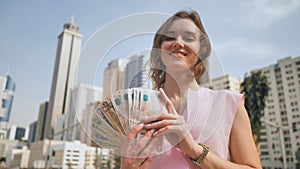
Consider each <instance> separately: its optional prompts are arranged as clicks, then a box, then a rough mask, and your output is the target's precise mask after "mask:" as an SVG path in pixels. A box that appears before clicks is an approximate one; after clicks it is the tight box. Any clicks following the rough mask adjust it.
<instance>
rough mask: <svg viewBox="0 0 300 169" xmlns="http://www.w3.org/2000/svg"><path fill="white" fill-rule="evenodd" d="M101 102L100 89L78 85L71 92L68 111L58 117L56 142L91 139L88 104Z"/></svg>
mask: <svg viewBox="0 0 300 169" xmlns="http://www.w3.org/2000/svg"><path fill="white" fill-rule="evenodd" d="M100 100H102V88H99V87H95V86H91V85H87V84H79V85H78V86H76V88H74V89H73V91H72V99H71V102H70V103H71V104H70V107H71V108H70V111H69V112H67V113H65V114H64V115H61V116H59V119H58V121H57V125H56V127H55V133H59V134H55V137H54V139H56V140H67V141H74V140H81V141H82V142H85V141H84V140H85V139H86V138H85V137H91V129H90V127H91V120H92V111H90V112H86V108H87V107H88V105H89V104H91V103H95V102H96V101H100Z"/></svg>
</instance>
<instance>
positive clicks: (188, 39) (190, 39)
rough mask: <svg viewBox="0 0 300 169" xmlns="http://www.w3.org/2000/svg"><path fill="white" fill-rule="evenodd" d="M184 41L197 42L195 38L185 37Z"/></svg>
mask: <svg viewBox="0 0 300 169" xmlns="http://www.w3.org/2000/svg"><path fill="white" fill-rule="evenodd" d="M184 40H185V41H186V42H192V41H195V38H193V37H185V38H184Z"/></svg>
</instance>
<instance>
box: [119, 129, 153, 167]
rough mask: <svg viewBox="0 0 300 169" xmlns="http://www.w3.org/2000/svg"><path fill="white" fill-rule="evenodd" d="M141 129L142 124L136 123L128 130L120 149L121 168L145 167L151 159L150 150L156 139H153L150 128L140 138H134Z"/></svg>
mask: <svg viewBox="0 0 300 169" xmlns="http://www.w3.org/2000/svg"><path fill="white" fill-rule="evenodd" d="M142 130H145V128H144V126H143V125H138V126H135V127H133V128H132V129H131V131H130V132H129V134H128V138H127V140H126V141H125V144H124V146H123V149H122V158H121V169H128V168H130V169H146V168H148V167H149V165H150V163H151V161H152V157H151V155H152V154H151V153H152V150H153V149H154V148H155V146H156V145H157V142H158V141H157V140H156V139H153V137H152V133H153V132H152V131H151V130H148V131H147V132H146V133H145V135H144V136H142V137H141V138H136V137H137V135H138V134H139V133H140V132H141V131H142Z"/></svg>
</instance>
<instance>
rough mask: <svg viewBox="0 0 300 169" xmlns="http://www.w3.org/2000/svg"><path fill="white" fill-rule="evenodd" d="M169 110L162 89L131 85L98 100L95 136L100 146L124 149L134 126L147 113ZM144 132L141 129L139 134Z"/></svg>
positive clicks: (94, 120) (155, 113) (95, 115)
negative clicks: (160, 91)
mask: <svg viewBox="0 0 300 169" xmlns="http://www.w3.org/2000/svg"><path fill="white" fill-rule="evenodd" d="M163 112H166V108H165V104H164V102H163V100H162V98H161V97H160V94H159V92H158V91H155V90H150V89H143V88H131V89H123V90H118V91H116V92H115V93H113V94H112V95H110V96H109V97H107V98H105V99H104V100H103V101H100V102H97V104H96V105H95V109H94V112H93V117H92V123H91V124H92V125H91V128H92V140H93V141H94V143H96V144H97V145H99V146H100V147H104V148H108V149H120V146H122V145H123V143H124V138H126V135H127V134H128V132H129V131H130V130H131V128H132V127H133V126H136V125H139V124H141V123H142V122H143V119H144V118H146V117H147V116H149V115H151V116H152V117H153V116H159V115H160V114H161V113H163ZM143 134H144V133H143V132H141V133H139V137H140V136H142V135H143Z"/></svg>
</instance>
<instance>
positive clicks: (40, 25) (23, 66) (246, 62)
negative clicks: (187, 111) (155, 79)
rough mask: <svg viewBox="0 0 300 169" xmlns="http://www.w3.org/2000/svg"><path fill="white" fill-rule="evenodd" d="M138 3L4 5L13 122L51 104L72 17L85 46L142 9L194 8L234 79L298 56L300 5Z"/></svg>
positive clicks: (2, 68) (3, 66)
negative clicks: (61, 39)
mask: <svg viewBox="0 0 300 169" xmlns="http://www.w3.org/2000/svg"><path fill="white" fill-rule="evenodd" d="M135 2H136V3H135V4H134V5H130V4H126V2H120V3H119V5H114V4H116V3H111V2H107V3H105V5H103V4H102V3H101V2H98V3H94V4H85V3H84V2H78V3H73V4H69V3H67V2H61V3H59V4H58V3H56V4H55V3H53V2H38V1H35V2H31V3H27V2H19V3H16V2H8V1H6V2H1V6H0V14H1V15H0V21H1V22H2V23H3V24H2V27H1V30H0V35H1V37H2V38H1V40H0V44H1V45H0V52H1V53H0V56H1V62H0V75H2V76H5V74H6V72H7V69H8V67H10V76H11V77H12V79H13V80H14V81H15V82H16V86H17V87H16V91H15V100H14V103H13V108H12V112H11V119H10V122H11V124H15V125H20V126H23V127H26V126H28V125H29V124H30V123H32V122H33V121H35V120H37V115H38V109H39V105H40V104H41V103H43V102H45V101H47V100H48V99H49V96H50V90H51V81H52V76H53V74H52V73H53V69H54V62H55V53H56V46H57V41H58V39H57V37H58V35H59V34H60V33H61V30H62V27H63V24H65V23H68V22H70V20H71V15H72V14H73V15H74V16H75V23H76V24H77V25H79V27H80V29H79V33H80V34H82V35H83V43H82V44H83V46H82V47H84V44H86V42H87V41H88V39H89V38H90V37H91V36H92V35H93V34H94V33H95V32H96V31H97V30H98V29H99V28H101V27H103V26H104V25H106V24H108V23H110V22H112V21H114V20H116V19H118V18H121V17H124V16H128V15H131V14H135V13H142V12H162V13H167V14H169V15H171V14H173V13H175V12H176V11H178V10H182V9H189V8H192V9H195V10H197V11H198V12H199V13H200V14H201V17H202V20H203V23H204V26H205V28H206V31H207V32H208V34H209V36H210V38H211V40H212V42H213V44H214V47H215V49H216V51H217V52H218V55H219V57H220V60H221V63H222V65H223V68H224V72H225V73H227V74H230V75H234V76H236V77H238V78H242V77H243V75H244V74H245V73H246V72H248V71H250V70H252V69H257V68H261V67H265V66H268V65H271V64H274V63H275V62H276V60H278V59H280V58H284V57H287V56H299V55H300V48H299V42H298V41H299V38H300V33H298V31H297V30H299V28H300V21H297V16H299V14H300V10H299V6H300V3H299V2H297V1H288V2H283V1H270V0H266V1H263V2H261V1H251V2H246V1H232V2H230V3H229V2H222V1H219V2H204V1H200V2H195V1H192V0H190V1H186V2H181V1H173V2H166V1H163V2H160V1H153V2H143V3H139V1H135ZM13 9H14V10H13ZM12 11H14V12H12ZM54 11H57V12H54ZM151 44H152V42H151V39H150V40H149V41H146V42H143V43H141V44H139V47H138V48H137V50H138V49H140V48H141V49H144V48H148V49H149V48H150V47H151ZM133 46H135V45H133ZM126 56H127V55H126V54H124V56H120V54H119V56H115V57H126ZM112 59H114V58H112ZM233 67H234V69H233ZM101 85H103V84H101Z"/></svg>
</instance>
